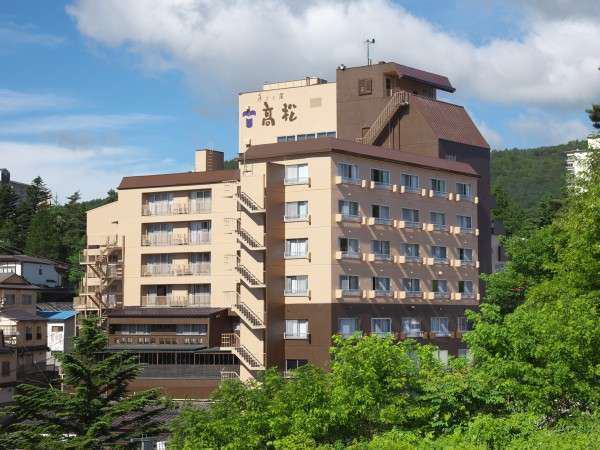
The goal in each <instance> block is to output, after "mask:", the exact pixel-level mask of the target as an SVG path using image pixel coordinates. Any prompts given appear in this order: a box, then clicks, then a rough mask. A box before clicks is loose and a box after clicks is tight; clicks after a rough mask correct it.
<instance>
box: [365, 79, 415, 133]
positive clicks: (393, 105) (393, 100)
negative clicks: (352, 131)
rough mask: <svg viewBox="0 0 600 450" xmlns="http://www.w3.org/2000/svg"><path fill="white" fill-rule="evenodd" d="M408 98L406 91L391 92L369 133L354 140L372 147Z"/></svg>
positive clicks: (406, 102) (406, 103)
mask: <svg viewBox="0 0 600 450" xmlns="http://www.w3.org/2000/svg"><path fill="white" fill-rule="evenodd" d="M409 97H410V94H409V93H408V92H406V91H400V90H396V91H393V92H392V95H391V97H390V100H389V101H388V102H387V104H386V105H385V106H384V107H383V109H382V110H381V112H380V113H379V115H378V116H377V118H376V119H375V121H374V122H373V124H372V125H371V127H370V128H369V131H367V133H366V134H365V135H364V136H363V137H362V138H357V139H356V140H357V141H358V142H360V143H361V144H367V145H373V143H374V142H375V140H376V139H377V138H378V137H379V135H380V134H381V132H382V131H383V130H384V128H385V127H386V125H387V124H388V123H389V121H390V119H391V118H392V117H393V116H394V114H396V112H397V111H398V109H399V108H400V107H401V106H403V105H408V101H409Z"/></svg>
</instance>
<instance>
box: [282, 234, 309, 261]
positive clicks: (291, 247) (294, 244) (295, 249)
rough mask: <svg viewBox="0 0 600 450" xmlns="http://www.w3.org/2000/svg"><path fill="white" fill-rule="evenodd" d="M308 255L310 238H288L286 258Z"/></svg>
mask: <svg viewBox="0 0 600 450" xmlns="http://www.w3.org/2000/svg"><path fill="white" fill-rule="evenodd" d="M307 255H308V239H307V238H302V239H286V240H285V257H286V258H306V256H307Z"/></svg>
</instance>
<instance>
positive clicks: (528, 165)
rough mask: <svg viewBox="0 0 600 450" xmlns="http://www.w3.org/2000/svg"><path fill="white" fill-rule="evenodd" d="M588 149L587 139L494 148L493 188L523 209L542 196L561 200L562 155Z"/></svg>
mask: <svg viewBox="0 0 600 450" xmlns="http://www.w3.org/2000/svg"><path fill="white" fill-rule="evenodd" d="M585 148H587V143H586V141H571V142H568V143H566V144H561V145H555V146H551V147H537V148H526V149H518V148H513V149H506V150H493V151H492V155H491V171H492V191H493V190H495V189H497V188H500V189H502V190H503V191H504V192H506V193H507V194H508V195H509V196H510V197H511V198H512V199H513V200H514V201H515V202H516V203H517V204H518V205H519V206H521V207H522V208H523V209H524V210H525V211H526V212H528V211H532V210H533V209H535V208H536V207H537V206H538V205H539V203H540V202H541V201H542V199H544V198H548V197H550V198H553V199H560V198H562V197H563V195H564V193H563V191H564V187H565V154H566V153H567V152H569V151H572V150H575V149H585Z"/></svg>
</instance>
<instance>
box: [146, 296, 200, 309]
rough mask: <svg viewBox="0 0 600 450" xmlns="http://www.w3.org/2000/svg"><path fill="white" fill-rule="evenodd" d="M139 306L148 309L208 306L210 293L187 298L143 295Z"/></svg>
mask: <svg viewBox="0 0 600 450" xmlns="http://www.w3.org/2000/svg"><path fill="white" fill-rule="evenodd" d="M141 305H142V306H144V307H150V308H166V307H186V306H210V293H198V294H189V295H187V296H184V295H182V296H169V295H166V296H165V295H156V296H155V295H144V296H142V300H141Z"/></svg>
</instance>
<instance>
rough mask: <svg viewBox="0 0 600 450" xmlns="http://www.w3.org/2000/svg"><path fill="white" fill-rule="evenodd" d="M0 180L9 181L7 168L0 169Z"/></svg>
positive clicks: (4, 182) (5, 182)
mask: <svg viewBox="0 0 600 450" xmlns="http://www.w3.org/2000/svg"><path fill="white" fill-rule="evenodd" d="M0 182H2V184H8V183H10V172H9V171H8V169H0Z"/></svg>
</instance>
